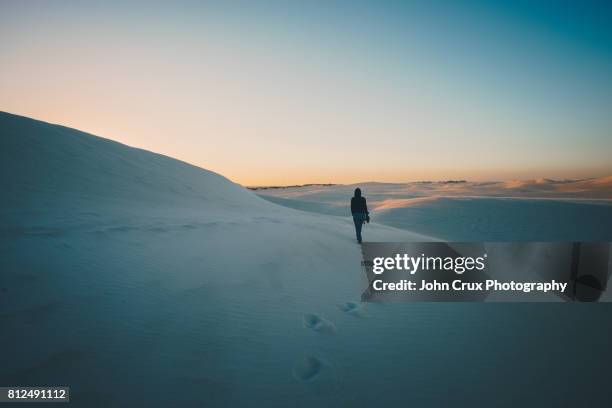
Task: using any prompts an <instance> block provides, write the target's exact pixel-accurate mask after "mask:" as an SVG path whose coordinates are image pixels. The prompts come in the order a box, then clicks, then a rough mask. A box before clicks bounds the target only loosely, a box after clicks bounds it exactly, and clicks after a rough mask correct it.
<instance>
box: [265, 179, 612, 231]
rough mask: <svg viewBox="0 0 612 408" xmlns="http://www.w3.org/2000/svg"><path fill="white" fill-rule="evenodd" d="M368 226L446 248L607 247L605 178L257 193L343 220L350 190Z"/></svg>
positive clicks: (610, 201)
mask: <svg viewBox="0 0 612 408" xmlns="http://www.w3.org/2000/svg"><path fill="white" fill-rule="evenodd" d="M357 186H359V187H361V189H362V190H363V192H364V194H365V195H366V197H367V199H368V205H369V207H370V210H371V212H372V219H373V220H376V221H377V222H381V223H383V224H386V225H389V226H394V227H399V228H405V229H407V230H410V231H415V232H419V233H422V234H426V235H432V236H436V237H440V238H443V239H446V240H453V241H573V240H585V241H597V240H603V241H607V240H612V176H609V177H602V178H593V179H587V180H550V179H537V180H521V181H508V182H498V181H492V182H414V183H404V184H402V183H370V182H369V183H358V184H352V185H335V186H328V187H321V186H316V187H314V186H313V187H302V188H289V189H284V190H278V191H272V190H269V191H268V190H267V191H258V193H259V194H260V196H261V197H263V198H266V199H268V200H270V201H273V202H276V203H278V204H282V205H285V206H288V207H292V208H296V209H300V210H303V211H311V212H320V213H325V214H337V215H342V214H345V215H347V216H348V215H349V212H350V211H349V209H348V202H349V199H350V197H351V196H352V194H353V190H354V188H355V187H357Z"/></svg>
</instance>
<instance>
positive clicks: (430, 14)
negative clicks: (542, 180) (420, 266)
mask: <svg viewBox="0 0 612 408" xmlns="http://www.w3.org/2000/svg"><path fill="white" fill-rule="evenodd" d="M611 11H612V10H611V6H610V5H608V4H606V3H605V2H592V3H589V2H541V1H540V2H524V1H513V2H492V1H489V2H484V1H483V2H481V1H448V2H435V1H417V2H408V1H404V2H384V1H383V2H373V1H371V2H364V1H351V2H329V1H320V2H317V1H314V2H218V3H213V2H210V3H201V2H176V3H174V2H173V3H166V2H160V3H145V2H139V3H129V4H125V3H123V2H116V3H113V2H36V3H35V2H6V1H5V2H2V3H1V4H0V35H2V38H3V39H4V40H3V42H2V43H1V44H0V52H2V55H3V56H4V58H3V60H4V61H3V64H2V65H0V74H1V75H0V89H1V90H2V92H0V109H2V110H6V111H9V112H13V113H18V114H22V115H26V116H32V117H35V118H39V119H43V120H47V121H51V122H58V123H62V124H65V125H68V126H72V127H77V128H79V129H82V130H85V131H89V132H92V133H95V134H100V135H102V136H105V137H109V138H112V139H115V140H119V141H121V142H124V143H127V144H130V145H135V146H139V147H143V148H146V149H149V150H153V151H157V152H160V153H164V154H168V155H170V156H173V157H177V158H180V159H183V160H186V161H188V162H191V163H193V164H196V165H199V166H202V167H205V168H208V169H211V170H214V171H217V172H219V173H221V174H224V175H226V176H228V177H230V178H231V179H233V180H235V181H237V182H240V183H243V184H293V183H307V182H357V181H364V180H377V181H409V180H420V179H447V178H468V179H477V180H484V179H516V178H538V177H552V178H580V177H591V176H603V175H609V174H612V165H611V164H610V160H609V156H610V152H612V119H611V116H612V115H610V114H609V112H611V111H612V78H611V75H610V73H611V72H612V69H611V68H612V29H611V28H610V24H609V22H610V21H611V17H612V12H611Z"/></svg>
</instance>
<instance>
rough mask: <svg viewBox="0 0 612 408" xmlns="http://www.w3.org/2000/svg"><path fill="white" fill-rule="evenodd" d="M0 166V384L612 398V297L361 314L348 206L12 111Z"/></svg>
mask: <svg viewBox="0 0 612 408" xmlns="http://www.w3.org/2000/svg"><path fill="white" fill-rule="evenodd" d="M0 159H1V160H0V166H1V167H0V170H1V171H0V189H1V191H2V194H3V199H2V200H1V202H0V243H1V245H0V325H1V327H2V332H1V336H0V350H2V363H1V365H0V384H2V385H21V386H26V385H70V386H71V398H72V402H71V406H87V407H91V406H104V407H108V406H122V407H123V406H254V405H262V406H263V405H265V406H272V407H287V406H295V407H313V406H330V407H331V406H334V407H335V406H366V405H400V404H401V405H408V404H411V405H415V406H440V405H444V406H449V405H455V404H457V403H458V402H461V403H463V404H466V405H471V406H473V405H475V404H479V405H482V404H486V405H495V406H514V404H515V403H516V400H515V396H514V392H515V391H516V390H521V391H522V392H523V393H526V394H528V395H530V402H533V403H534V404H540V405H544V404H545V405H557V406H559V405H567V404H577V403H584V402H585V401H587V402H588V401H591V402H592V401H596V402H598V403H605V402H609V399H610V398H609V396H608V394H606V393H605V392H603V393H597V392H596V393H591V390H601V389H605V387H606V386H607V376H604V375H602V376H597V375H593V374H592V373H598V372H601V373H604V372H607V370H608V367H607V366H608V362H609V361H610V357H612V356H611V354H610V347H609V345H610V341H611V340H612V338H611V337H610V336H611V335H610V330H609V329H610V320H609V316H610V315H609V312H610V308H609V307H608V306H607V305H575V306H572V308H567V307H564V305H551V307H541V306H537V307H533V305H517V306H514V307H512V308H510V307H508V305H489V306H486V307H484V306H483V305H481V304H466V305H455V304H446V305H442V304H394V305H391V304H380V305H373V304H362V303H360V302H358V300H359V297H360V295H361V292H362V290H363V283H364V282H363V279H364V278H363V276H362V271H361V269H360V261H361V258H360V252H359V247H358V246H357V245H356V244H355V243H354V237H353V230H352V221H351V220H350V219H349V218H348V217H346V216H344V214H342V215H343V216H342V217H336V216H327V215H322V214H311V213H307V212H303V211H297V210H294V209H290V208H285V207H282V206H279V205H276V204H273V203H270V202H267V201H265V200H263V199H261V198H260V197H258V196H257V195H255V194H254V193H252V192H250V191H248V190H246V189H244V188H242V187H240V186H238V185H236V184H234V183H231V182H230V181H228V180H227V179H225V178H223V177H222V176H219V175H217V174H214V173H211V172H209V171H206V170H203V169H200V168H197V167H194V166H190V165H188V164H185V163H183V162H180V161H177V160H174V159H171V158H168V157H164V156H160V155H156V154H153V153H150V152H146V151H143V150H139V149H134V148H130V147H127V146H124V145H121V144H119V143H115V142H112V141H109V140H106V139H102V138H97V137H94V136H91V135H88V134H86V133H82V132H79V131H76V130H72V129H68V128H64V127H61V126H55V125H50V124H47V123H44V122H39V121H34V120H31V119H27V118H23V117H19V116H15V115H10V114H6V113H0ZM366 191H368V190H367V187H366ZM322 194H326V191H323V192H322ZM334 194H335V193H334ZM349 196H350V195H349ZM337 197H338V196H337ZM342 199H343V200H345V197H343V198H342ZM338 200H339V198H338ZM330 208H333V206H332V207H330ZM365 233H366V237H367V239H369V240H379V241H409V240H429V239H431V238H428V237H426V236H422V235H418V234H415V233H411V232H409V231H406V230H402V229H396V228H392V227H388V226H382V225H377V224H370V225H368V226H366V231H365ZM567 384H572V387H573V388H574V389H578V390H586V391H585V392H587V393H588V394H587V395H586V397H583V396H580V395H574V394H571V395H570V394H567V393H563V392H560V391H559V390H566V389H567Z"/></svg>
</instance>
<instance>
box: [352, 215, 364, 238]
mask: <svg viewBox="0 0 612 408" xmlns="http://www.w3.org/2000/svg"><path fill="white" fill-rule="evenodd" d="M353 222H354V223H355V233H356V234H357V241H358V242H359V243H361V227H362V226H363V214H360V213H355V214H353Z"/></svg>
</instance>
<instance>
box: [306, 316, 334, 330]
mask: <svg viewBox="0 0 612 408" xmlns="http://www.w3.org/2000/svg"><path fill="white" fill-rule="evenodd" d="M304 326H305V327H307V328H309V329H311V330H314V331H316V332H317V333H321V334H336V326H335V325H334V324H333V323H332V322H330V321H329V320H327V319H324V318H322V317H321V316H317V315H316V314H312V313H308V314H305V315H304Z"/></svg>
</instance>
